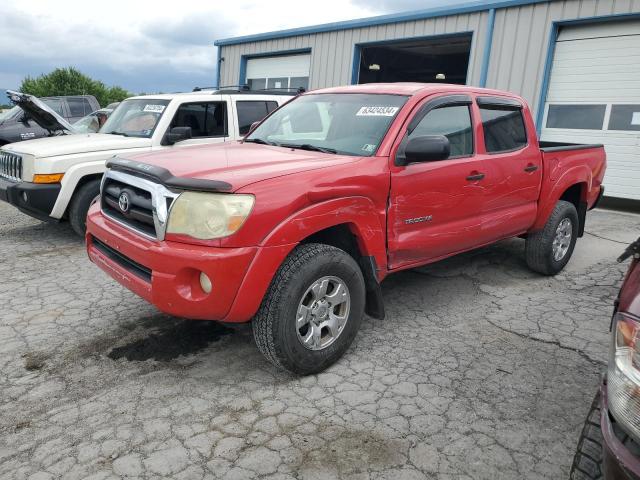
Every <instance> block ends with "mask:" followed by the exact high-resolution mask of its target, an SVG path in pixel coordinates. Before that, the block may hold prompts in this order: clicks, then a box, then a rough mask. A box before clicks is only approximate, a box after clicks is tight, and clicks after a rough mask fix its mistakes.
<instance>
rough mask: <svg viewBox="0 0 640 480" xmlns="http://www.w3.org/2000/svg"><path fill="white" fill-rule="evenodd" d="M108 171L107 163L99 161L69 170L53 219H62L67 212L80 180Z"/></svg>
mask: <svg viewBox="0 0 640 480" xmlns="http://www.w3.org/2000/svg"><path fill="white" fill-rule="evenodd" d="M105 170H106V167H105V161H104V160H97V161H94V162H86V163H82V164H79V165H74V166H73V167H71V168H69V169H68V170H67V171H66V172H65V174H64V177H62V182H60V183H61V188H60V194H59V195H58V199H57V200H56V203H55V205H54V206H53V210H52V211H51V216H52V217H53V218H58V219H59V218H62V216H63V215H64V212H66V210H67V207H68V205H69V202H70V201H71V198H72V197H73V193H74V192H75V190H76V187H77V186H78V183H79V182H80V180H81V179H82V178H84V177H86V176H87V175H102V174H103V173H104V172H105Z"/></svg>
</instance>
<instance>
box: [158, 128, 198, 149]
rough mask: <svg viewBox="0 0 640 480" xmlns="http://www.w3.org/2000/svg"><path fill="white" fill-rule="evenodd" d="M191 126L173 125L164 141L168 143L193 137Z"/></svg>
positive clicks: (171, 143)
mask: <svg viewBox="0 0 640 480" xmlns="http://www.w3.org/2000/svg"><path fill="white" fill-rule="evenodd" d="M191 136H192V135H191V127H173V128H172V129H171V130H169V131H168V132H167V133H166V134H165V136H164V141H165V143H166V144H167V145H173V144H174V143H178V142H182V141H183V140H189V139H190V138H191Z"/></svg>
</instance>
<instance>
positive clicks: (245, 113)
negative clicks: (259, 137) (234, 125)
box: [236, 100, 275, 135]
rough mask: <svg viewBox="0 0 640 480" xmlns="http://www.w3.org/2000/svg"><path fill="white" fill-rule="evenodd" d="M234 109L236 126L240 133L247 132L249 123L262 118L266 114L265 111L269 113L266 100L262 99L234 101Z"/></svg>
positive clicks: (249, 126)
mask: <svg viewBox="0 0 640 480" xmlns="http://www.w3.org/2000/svg"><path fill="white" fill-rule="evenodd" d="M269 103H271V102H269ZM274 103H275V102H274ZM236 109H237V110H238V128H239V130H240V135H244V134H246V133H249V129H250V128H251V124H252V123H253V122H257V121H258V120H262V119H263V118H264V117H266V116H267V113H269V111H268V110H267V102H265V101H262V100H260V101H255V100H254V101H239V102H236Z"/></svg>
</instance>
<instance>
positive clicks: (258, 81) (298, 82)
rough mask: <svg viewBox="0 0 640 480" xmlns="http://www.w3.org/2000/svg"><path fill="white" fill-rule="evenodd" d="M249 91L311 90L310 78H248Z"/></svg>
mask: <svg viewBox="0 0 640 480" xmlns="http://www.w3.org/2000/svg"><path fill="white" fill-rule="evenodd" d="M247 85H248V86H249V90H265V89H266V90H286V89H289V90H298V89H300V88H303V89H305V90H308V89H309V77H275V78H248V79H247Z"/></svg>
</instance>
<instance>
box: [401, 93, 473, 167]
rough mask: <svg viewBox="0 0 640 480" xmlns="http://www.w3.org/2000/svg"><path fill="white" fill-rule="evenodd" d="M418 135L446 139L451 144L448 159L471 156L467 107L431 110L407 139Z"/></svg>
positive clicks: (471, 138)
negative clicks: (438, 136)
mask: <svg viewBox="0 0 640 480" xmlns="http://www.w3.org/2000/svg"><path fill="white" fill-rule="evenodd" d="M418 135H444V136H445V137H447V138H448V139H449V143H450V144H451V155H450V158H455V157H468V156H471V155H473V131H472V128H471V112H470V111H469V106H467V105H455V106H449V107H447V106H444V107H440V108H436V109H434V110H431V111H430V112H429V113H427V114H426V115H425V117H424V118H423V119H422V120H420V123H418V125H416V128H414V130H413V131H412V132H411V134H410V135H409V138H411V137H415V136H418Z"/></svg>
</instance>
